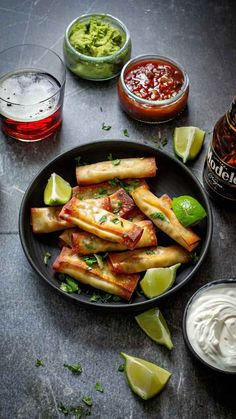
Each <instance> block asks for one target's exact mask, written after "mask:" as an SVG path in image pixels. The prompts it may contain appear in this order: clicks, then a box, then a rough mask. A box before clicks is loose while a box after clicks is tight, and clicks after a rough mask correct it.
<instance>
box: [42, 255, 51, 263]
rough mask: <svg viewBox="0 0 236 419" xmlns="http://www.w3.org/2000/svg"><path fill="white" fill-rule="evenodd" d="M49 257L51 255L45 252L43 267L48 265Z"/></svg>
mask: <svg viewBox="0 0 236 419" xmlns="http://www.w3.org/2000/svg"><path fill="white" fill-rule="evenodd" d="M50 257H52V254H51V253H50V252H46V253H45V255H44V258H43V262H44V265H47V264H48V260H49V259H50Z"/></svg>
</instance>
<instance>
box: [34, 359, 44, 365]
mask: <svg viewBox="0 0 236 419" xmlns="http://www.w3.org/2000/svg"><path fill="white" fill-rule="evenodd" d="M35 366H36V367H44V362H43V361H42V360H41V359H38V358H37V359H36V362H35Z"/></svg>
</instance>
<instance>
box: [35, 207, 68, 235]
mask: <svg viewBox="0 0 236 419" xmlns="http://www.w3.org/2000/svg"><path fill="white" fill-rule="evenodd" d="M61 209H62V207H61V206H60V207H45V208H31V218H30V224H31V225H32V229H33V232H34V233H36V234H39V233H40V234H42V233H52V232H54V231H58V230H63V229H65V228H71V227H74V225H73V223H71V222H70V221H66V220H62V219H61V218H60V217H59V214H60V212H61Z"/></svg>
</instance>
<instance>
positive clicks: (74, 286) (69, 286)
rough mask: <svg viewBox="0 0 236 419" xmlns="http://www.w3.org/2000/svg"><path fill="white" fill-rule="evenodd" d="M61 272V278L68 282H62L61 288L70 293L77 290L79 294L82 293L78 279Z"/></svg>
mask: <svg viewBox="0 0 236 419" xmlns="http://www.w3.org/2000/svg"><path fill="white" fill-rule="evenodd" d="M62 275H63V274H60V275H59V279H60V280H61V281H66V282H62V283H61V284H60V290H62V291H64V292H68V294H72V293H73V292H77V294H80V293H81V288H80V287H79V285H78V283H77V282H76V281H74V279H73V278H71V277H70V276H69V275H63V276H62Z"/></svg>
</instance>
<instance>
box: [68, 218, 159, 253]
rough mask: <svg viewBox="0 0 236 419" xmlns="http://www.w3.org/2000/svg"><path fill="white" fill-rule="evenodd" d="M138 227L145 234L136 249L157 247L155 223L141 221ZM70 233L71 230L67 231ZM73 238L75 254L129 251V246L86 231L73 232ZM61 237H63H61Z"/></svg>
mask: <svg viewBox="0 0 236 419" xmlns="http://www.w3.org/2000/svg"><path fill="white" fill-rule="evenodd" d="M137 225H138V226H139V227H141V228H143V234H142V236H141V239H140V240H139V241H138V243H137V244H136V246H135V247H136V248H140V247H148V246H156V245H157V237H156V233H155V229H154V226H153V223H152V222H151V221H149V220H147V221H140V222H139V223H137ZM67 231H68V232H69V230H67ZM70 236H71V244H72V246H71V247H72V248H73V251H74V252H75V253H80V254H82V255H90V254H93V253H100V252H112V251H115V252H116V251H117V252H119V251H122V250H127V246H125V245H123V244H120V243H112V242H109V241H107V240H104V239H101V238H100V237H97V236H94V234H91V233H88V232H86V231H73V234H71V235H70ZM60 237H61V236H60Z"/></svg>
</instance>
